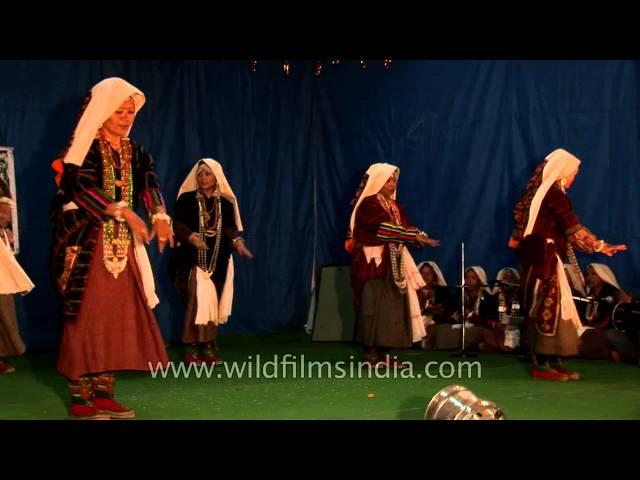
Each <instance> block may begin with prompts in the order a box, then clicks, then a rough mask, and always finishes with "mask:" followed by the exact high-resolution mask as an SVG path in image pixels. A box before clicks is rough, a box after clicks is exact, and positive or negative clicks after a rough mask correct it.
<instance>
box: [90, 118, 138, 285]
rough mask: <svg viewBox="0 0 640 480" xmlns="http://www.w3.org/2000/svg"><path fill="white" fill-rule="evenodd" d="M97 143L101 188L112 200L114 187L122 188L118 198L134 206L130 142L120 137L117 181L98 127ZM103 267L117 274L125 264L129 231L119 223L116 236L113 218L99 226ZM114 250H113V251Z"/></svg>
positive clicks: (112, 162)
mask: <svg viewBox="0 0 640 480" xmlns="http://www.w3.org/2000/svg"><path fill="white" fill-rule="evenodd" d="M98 142H99V143H100V155H101V156H102V189H103V190H104V193H105V194H106V195H108V196H110V197H111V198H113V199H114V200H117V199H116V187H120V188H121V198H122V200H124V201H126V202H127V206H128V207H129V208H133V176H132V175H131V157H132V153H131V142H130V141H129V138H127V137H122V138H121V139H120V145H121V147H120V168H119V170H120V172H121V177H120V180H117V179H116V175H115V169H117V168H118V167H117V166H116V165H115V162H114V157H113V155H112V153H111V145H110V144H109V142H108V141H107V138H106V137H105V134H104V131H103V130H102V129H99V130H98ZM102 232H103V255H102V259H103V261H104V266H105V267H106V269H107V270H108V271H109V273H111V274H112V275H113V277H114V278H118V275H120V273H122V272H123V271H124V269H125V268H126V267H127V251H128V250H129V244H130V243H131V232H130V231H129V227H128V225H126V224H124V223H123V224H120V225H118V235H117V237H116V235H115V220H114V219H113V218H109V220H107V221H105V222H104V223H103V225H102ZM114 250H115V252H114Z"/></svg>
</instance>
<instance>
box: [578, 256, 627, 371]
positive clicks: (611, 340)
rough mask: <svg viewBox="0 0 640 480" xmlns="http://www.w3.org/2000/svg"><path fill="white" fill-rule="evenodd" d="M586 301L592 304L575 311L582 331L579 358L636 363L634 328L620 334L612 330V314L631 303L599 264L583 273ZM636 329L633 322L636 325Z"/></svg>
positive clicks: (593, 264)
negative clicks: (581, 325)
mask: <svg viewBox="0 0 640 480" xmlns="http://www.w3.org/2000/svg"><path fill="white" fill-rule="evenodd" d="M585 273H586V275H585V283H586V287H587V289H586V291H587V296H588V298H591V299H592V300H593V302H592V303H584V302H578V303H582V304H583V305H584V306H581V308H579V309H578V311H579V313H580V320H581V321H582V323H583V325H584V326H585V327H586V329H585V330H584V331H583V333H582V335H581V336H580V339H581V344H580V347H579V355H580V356H582V357H585V358H608V357H610V358H611V359H612V360H614V361H616V362H619V361H621V360H624V361H627V362H634V363H635V362H637V361H638V354H637V351H638V331H637V326H636V328H633V325H631V328H629V329H627V330H628V331H626V332H625V331H622V330H618V329H617V328H615V325H614V323H613V319H612V313H613V309H614V307H615V305H617V304H618V303H620V302H630V301H632V297H631V295H629V294H628V293H627V292H625V291H624V290H623V289H622V288H621V287H620V285H619V284H618V280H617V279H616V276H615V274H614V273H613V271H612V270H611V269H610V268H609V267H608V266H607V265H604V264H602V263H592V264H590V265H588V266H587V269H586V271H585ZM636 325H637V322H636Z"/></svg>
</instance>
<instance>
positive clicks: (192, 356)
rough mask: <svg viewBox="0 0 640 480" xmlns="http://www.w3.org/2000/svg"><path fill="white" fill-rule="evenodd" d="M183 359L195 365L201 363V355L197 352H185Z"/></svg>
mask: <svg viewBox="0 0 640 480" xmlns="http://www.w3.org/2000/svg"><path fill="white" fill-rule="evenodd" d="M184 361H185V362H187V363H195V364H196V365H202V357H201V356H200V354H199V353H198V352H194V353H185V354H184Z"/></svg>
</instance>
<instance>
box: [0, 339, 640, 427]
mask: <svg viewBox="0 0 640 480" xmlns="http://www.w3.org/2000/svg"><path fill="white" fill-rule="evenodd" d="M219 343H220V346H221V352H220V354H221V355H222V356H223V357H224V359H225V360H226V365H227V368H232V367H233V368H237V369H240V368H242V366H243V365H244V368H245V370H244V373H243V376H242V378H239V377H240V375H239V370H235V372H234V373H230V372H228V371H227V370H226V369H225V368H224V367H216V368H215V369H213V371H212V372H210V373H212V375H210V378H206V377H207V372H205V371H201V372H200V374H201V376H200V378H196V373H197V372H195V371H193V370H192V371H191V372H190V374H191V376H190V377H189V378H184V377H185V375H184V373H185V372H184V371H183V372H181V373H182V375H179V376H178V378H172V375H171V374H170V375H168V376H167V378H161V375H160V374H159V375H158V376H157V378H155V379H154V378H152V376H151V375H150V374H148V373H136V372H128V373H122V374H120V375H119V376H118V381H117V383H116V392H117V399H118V400H119V401H121V402H122V403H123V404H125V405H127V406H130V407H132V408H134V409H135V410H136V414H137V418H138V419H140V420H144V419H152V420H158V419H181V420H183V419H184V420H186V419H199V420H200V419H233V420H237V419H242V420H246V419H305V420H307V419H311V420H324V419H353V420H375V419H386V420H393V419H402V420H421V419H422V418H423V415H424V411H425V408H426V406H427V403H428V402H429V400H430V399H431V398H432V397H433V395H434V394H436V393H437V392H438V391H439V390H440V389H442V388H444V387H446V386H448V385H452V384H460V385H464V386H466V387H467V388H469V389H470V390H471V391H473V392H474V393H475V394H476V395H477V396H478V397H480V398H483V399H486V400H492V401H494V402H496V404H497V405H498V406H499V407H501V408H502V409H503V411H504V412H505V414H506V417H507V418H508V419H515V420H518V419H523V420H524V419H640V368H639V367H638V366H636V365H621V364H614V363H611V362H608V361H587V360H574V361H572V362H570V364H569V366H570V367H571V368H573V369H575V370H578V371H579V372H580V373H581V374H582V379H581V380H578V381H571V382H549V381H544V380H532V379H531V378H530V377H529V368H530V365H529V364H528V363H526V362H523V361H521V360H518V358H517V357H516V356H514V355H501V354H481V355H480V356H478V357H476V358H471V359H467V360H463V361H468V362H475V361H477V362H479V365H480V367H479V368H480V370H479V368H478V366H476V367H473V368H472V374H473V375H472V376H473V378H470V379H469V378H467V375H468V373H469V372H468V370H467V368H466V367H464V368H462V374H463V378H457V372H453V369H454V368H457V363H454V364H453V365H447V364H444V363H442V362H458V361H460V360H459V359H456V358H452V357H451V355H450V353H448V352H422V351H420V350H404V351H400V352H399V355H398V356H399V358H400V359H401V360H405V361H410V362H412V365H413V374H414V376H415V377H416V378H400V373H398V372H395V373H396V374H397V375H396V377H397V378H394V373H393V371H392V372H389V373H388V374H387V376H388V378H375V375H373V376H372V378H367V375H366V374H367V372H366V370H365V371H363V373H364V376H363V378H348V374H349V370H350V369H351V368H353V370H354V372H355V373H356V374H357V369H358V367H357V362H356V361H355V360H357V359H358V358H359V356H360V353H361V350H360V348H359V347H358V346H357V345H353V344H343V343H312V342H311V340H310V338H309V336H307V335H305V334H303V333H302V334H301V333H278V334H269V335H260V336H228V337H222V338H220V339H219ZM181 353H182V352H181V350H180V349H179V348H177V347H175V348H174V347H171V348H170V349H169V355H170V357H171V359H172V360H174V361H176V362H178V361H179V360H180V358H181ZM286 354H290V355H291V356H289V357H287V359H288V360H290V361H291V363H289V364H287V366H286V370H284V369H283V367H282V366H281V367H280V371H279V373H280V374H279V375H277V377H278V378H271V377H276V373H277V372H276V368H275V363H274V360H282V359H283V356H284V355H286ZM258 355H259V356H260V357H259V361H260V362H261V363H260V365H261V366H262V367H261V369H260V376H259V377H260V378H257V377H258V375H257V371H258V370H259V368H258V365H259V364H258V358H257V356H258ZM303 356H304V357H303ZM248 357H251V359H249V358H248ZM352 359H353V362H354V363H353V367H351V366H350V365H349V364H338V365H339V366H340V367H341V369H336V368H334V369H333V370H332V374H333V376H335V377H343V378H327V377H328V374H329V371H328V369H329V364H325V366H323V367H322V378H320V375H319V367H318V366H312V367H309V365H308V364H309V362H331V365H332V368H333V367H335V366H338V365H336V363H337V362H345V361H346V362H349V361H350V360H352ZM11 360H12V361H11V363H12V364H13V365H15V366H16V368H17V372H16V373H14V374H12V375H0V419H4V420H7V419H66V418H68V414H67V400H68V397H67V390H66V382H65V380H64V378H63V377H62V376H60V375H59V374H57V372H56V370H55V360H56V354H55V352H44V353H43V352H36V353H29V354H26V355H25V356H23V357H21V358H17V359H11ZM303 360H304V362H306V367H305V369H306V370H307V371H306V373H305V378H294V375H295V374H297V376H298V377H300V371H301V369H302V367H301V362H302V361H303ZM243 362H249V363H243ZM265 362H271V363H265ZM427 362H440V363H433V364H430V365H431V367H430V370H429V372H430V373H431V374H432V375H433V376H437V375H438V372H439V370H438V368H439V367H440V368H441V369H442V370H441V373H442V374H443V375H445V376H450V375H451V374H452V373H455V375H454V376H453V377H451V378H426V376H425V373H424V372H425V370H424V367H425V365H426V364H427ZM249 365H251V374H252V375H251V377H252V378H249ZM294 366H295V370H296V371H295V372H294ZM309 368H311V370H309ZM284 373H286V377H285V375H284ZM406 373H409V372H408V371H407V372H406ZM310 374H313V378H308V377H309V376H310ZM417 374H422V378H417ZM479 375H481V378H477V377H478V376H479ZM265 377H269V378H265Z"/></svg>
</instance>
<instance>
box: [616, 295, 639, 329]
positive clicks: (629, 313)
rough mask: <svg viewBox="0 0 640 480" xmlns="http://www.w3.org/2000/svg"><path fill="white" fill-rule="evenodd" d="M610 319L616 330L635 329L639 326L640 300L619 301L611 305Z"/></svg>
mask: <svg viewBox="0 0 640 480" xmlns="http://www.w3.org/2000/svg"><path fill="white" fill-rule="evenodd" d="M611 321H612V323H613V327H614V328H615V329H616V330H623V331H626V330H637V329H638V328H639V327H640V302H619V303H617V304H616V306H615V307H613V311H612V312H611Z"/></svg>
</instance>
